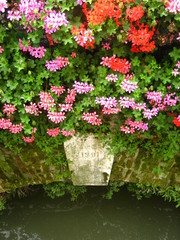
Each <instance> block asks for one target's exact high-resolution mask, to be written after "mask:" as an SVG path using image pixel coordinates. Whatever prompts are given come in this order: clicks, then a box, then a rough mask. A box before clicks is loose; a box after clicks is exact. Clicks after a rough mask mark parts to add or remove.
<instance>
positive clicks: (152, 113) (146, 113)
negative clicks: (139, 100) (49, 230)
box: [143, 107, 159, 120]
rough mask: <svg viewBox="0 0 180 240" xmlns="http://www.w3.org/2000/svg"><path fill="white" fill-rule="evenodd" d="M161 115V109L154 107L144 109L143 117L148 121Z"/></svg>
mask: <svg viewBox="0 0 180 240" xmlns="http://www.w3.org/2000/svg"><path fill="white" fill-rule="evenodd" d="M158 113H159V108H156V107H153V108H152V109H146V108H144V111H143V115H144V117H145V118H147V119H148V120H149V119H151V118H152V117H153V116H157V115H158Z"/></svg>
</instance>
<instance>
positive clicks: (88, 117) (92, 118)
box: [82, 112, 102, 126]
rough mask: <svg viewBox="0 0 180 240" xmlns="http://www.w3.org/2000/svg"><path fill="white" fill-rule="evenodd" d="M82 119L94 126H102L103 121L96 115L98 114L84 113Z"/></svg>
mask: <svg viewBox="0 0 180 240" xmlns="http://www.w3.org/2000/svg"><path fill="white" fill-rule="evenodd" d="M82 119H83V120H84V121H87V122H88V123H90V124H92V125H97V126H100V125H101V124H102V122H101V119H100V118H98V115H97V114H96V112H93V113H83V116H82Z"/></svg>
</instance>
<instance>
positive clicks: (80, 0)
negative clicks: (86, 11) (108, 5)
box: [77, 0, 86, 5]
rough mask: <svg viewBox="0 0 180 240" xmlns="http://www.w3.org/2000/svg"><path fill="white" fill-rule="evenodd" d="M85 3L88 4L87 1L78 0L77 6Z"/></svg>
mask: <svg viewBox="0 0 180 240" xmlns="http://www.w3.org/2000/svg"><path fill="white" fill-rule="evenodd" d="M85 2H86V0H77V4H79V5H82V4H83V3H85Z"/></svg>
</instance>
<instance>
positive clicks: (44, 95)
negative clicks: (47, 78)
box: [38, 91, 55, 110]
mask: <svg viewBox="0 0 180 240" xmlns="http://www.w3.org/2000/svg"><path fill="white" fill-rule="evenodd" d="M39 97H40V102H39V103H38V107H39V108H43V109H44V110H49V108H50V107H54V106H55V103H54V99H53V98H52V96H51V95H50V93H48V92H42V91H41V92H40V94H39Z"/></svg>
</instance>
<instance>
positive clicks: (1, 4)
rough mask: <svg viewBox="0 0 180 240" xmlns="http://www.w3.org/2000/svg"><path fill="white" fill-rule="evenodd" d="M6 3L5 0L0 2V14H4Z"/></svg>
mask: <svg viewBox="0 0 180 240" xmlns="http://www.w3.org/2000/svg"><path fill="white" fill-rule="evenodd" d="M7 7H8V6H7V1H6V0H0V12H4V11H5V8H7Z"/></svg>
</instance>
